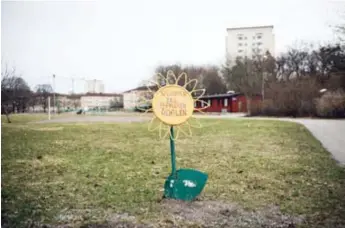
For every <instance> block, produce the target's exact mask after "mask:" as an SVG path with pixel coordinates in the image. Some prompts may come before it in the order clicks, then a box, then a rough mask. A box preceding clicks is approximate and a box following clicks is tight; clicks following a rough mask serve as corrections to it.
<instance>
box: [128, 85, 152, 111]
mask: <svg viewBox="0 0 345 228" xmlns="http://www.w3.org/2000/svg"><path fill="white" fill-rule="evenodd" d="M150 90H151V91H156V90H157V88H156V87H154V86H151V87H150ZM122 95H123V108H124V109H125V110H129V111H130V110H131V111H133V110H135V108H136V106H137V105H138V104H140V103H141V102H142V99H143V98H144V97H145V98H146V99H148V98H149V97H150V96H151V95H152V94H151V92H150V91H149V90H148V88H147V87H146V86H140V87H137V88H135V89H131V90H128V91H126V92H123V93H122Z"/></svg>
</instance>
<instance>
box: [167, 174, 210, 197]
mask: <svg viewBox="0 0 345 228" xmlns="http://www.w3.org/2000/svg"><path fill="white" fill-rule="evenodd" d="M207 178H208V175H207V174H206V173H203V172H200V171H198V170H194V169H179V170H177V171H176V174H175V175H173V174H171V175H170V176H169V177H168V178H167V179H166V181H165V184H164V197H165V198H171V199H178V200H184V201H191V200H194V199H195V198H196V197H197V196H198V195H199V194H200V193H201V192H202V190H203V189H204V187H205V185H206V182H207Z"/></svg>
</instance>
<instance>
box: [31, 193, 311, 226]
mask: <svg viewBox="0 0 345 228" xmlns="http://www.w3.org/2000/svg"><path fill="white" fill-rule="evenodd" d="M161 207H162V210H161V216H160V217H159V222H157V223H154V224H153V223H152V224H143V223H140V222H138V220H137V218H136V217H134V216H131V215H129V214H127V213H124V214H111V215H108V216H107V218H106V221H104V222H101V223H87V224H84V225H80V226H78V227H82V228H120V227H121V228H135V227H136V228H151V227H152V228H154V227H202V228H211V227H233V228H251V227H252V228H257V227H265V228H293V227H297V226H298V225H301V224H303V222H304V218H303V217H302V216H291V215H286V214H283V213H282V212H281V211H280V209H279V207H278V206H269V207H266V208H263V209H260V210H256V211H249V210H244V209H243V208H242V207H240V206H239V205H237V204H229V203H223V202H218V201H194V202H182V201H176V200H163V201H162V202H161ZM72 214H73V215H72ZM72 214H68V215H69V217H71V216H72V217H75V216H76V214H74V213H72ZM91 214H93V213H91ZM66 215H67V214H64V216H63V217H64V218H63V219H62V220H65V221H66V222H67V220H70V221H69V222H71V220H75V218H74V219H71V218H72V217H71V218H67V217H68V216H67V217H66ZM79 216H80V215H79ZM65 217H66V218H65ZM77 220H78V219H77ZM69 222H67V223H69ZM36 225H37V224H36ZM31 227H52V228H53V227H54V228H69V227H75V224H74V225H59V226H49V225H43V226H42V225H41V226H40V225H38V226H35V225H34V226H32V225H31Z"/></svg>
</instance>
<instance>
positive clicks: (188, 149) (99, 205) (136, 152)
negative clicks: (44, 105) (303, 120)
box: [1, 115, 345, 227]
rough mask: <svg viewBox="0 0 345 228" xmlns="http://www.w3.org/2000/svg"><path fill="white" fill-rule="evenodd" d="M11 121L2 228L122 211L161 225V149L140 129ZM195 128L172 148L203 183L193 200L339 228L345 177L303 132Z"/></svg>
mask: <svg viewBox="0 0 345 228" xmlns="http://www.w3.org/2000/svg"><path fill="white" fill-rule="evenodd" d="M2 118H3V117H2ZM12 118H13V123H12V124H6V123H4V122H3V120H2V135H1V145H2V151H1V152H2V155H1V162H2V166H1V172H2V176H1V178H2V182H1V188H2V191H1V198H2V220H3V221H4V220H5V221H6V222H7V223H8V224H10V225H11V226H10V227H22V226H24V224H26V223H27V221H28V220H34V221H40V222H42V223H47V224H59V223H68V224H72V225H73V226H74V225H77V224H83V223H89V222H93V221H102V220H104V219H106V218H107V216H109V215H111V214H115V213H124V212H126V213H128V214H129V215H133V216H135V219H136V220H137V221H139V222H146V223H148V222H151V223H157V222H159V221H162V219H163V218H162V217H166V216H168V215H166V214H164V213H163V210H162V204H161V202H159V199H161V196H162V187H163V184H164V180H165V178H166V177H167V175H168V174H169V172H170V156H169V141H168V140H165V141H159V140H158V133H156V132H148V130H147V123H135V124H128V123H108V124H105V123H94V124H83V123H78V124H32V123H28V122H29V121H30V118H32V117H30V116H29V115H27V116H25V117H23V116H20V117H18V116H13V117H12ZM34 118H36V119H39V117H38V116H36V117H34ZM40 118H42V117H40ZM43 118H46V117H43ZM201 121H202V122H204V123H205V125H206V127H204V128H202V129H194V131H193V137H192V138H190V139H181V140H178V141H177V143H176V153H177V165H178V167H188V168H195V169H198V170H201V171H204V172H207V173H208V174H209V180H208V183H207V185H206V187H205V189H204V192H203V193H202V196H201V201H207V202H228V203H236V204H238V205H239V206H241V207H243V208H244V210H253V209H255V210H260V209H261V208H264V207H266V206H267V205H277V206H279V208H280V210H281V211H282V212H283V213H287V214H290V215H303V216H305V218H306V220H305V221H306V227H316V226H317V225H319V226H320V227H323V226H324V223H329V224H332V225H333V227H335V225H336V224H342V225H344V226H345V170H344V168H340V167H338V166H337V165H336V162H335V161H333V160H332V158H331V156H330V155H329V153H328V152H327V151H326V150H325V149H323V148H322V146H321V145H320V143H319V142H318V141H317V140H316V139H314V138H313V137H312V135H311V134H310V133H309V132H308V131H307V130H306V129H305V128H304V127H302V126H301V125H298V124H295V123H291V122H283V121H282V122H280V121H269V120H243V119H242V120H239V119H237V120H236V119H233V120H230V119H227V120H225V119H224V120H210V119H202V120H201ZM173 222H174V223H175V222H176V223H177V224H179V222H183V221H173ZM339 227H342V226H339Z"/></svg>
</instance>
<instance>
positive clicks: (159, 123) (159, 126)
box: [138, 71, 209, 140]
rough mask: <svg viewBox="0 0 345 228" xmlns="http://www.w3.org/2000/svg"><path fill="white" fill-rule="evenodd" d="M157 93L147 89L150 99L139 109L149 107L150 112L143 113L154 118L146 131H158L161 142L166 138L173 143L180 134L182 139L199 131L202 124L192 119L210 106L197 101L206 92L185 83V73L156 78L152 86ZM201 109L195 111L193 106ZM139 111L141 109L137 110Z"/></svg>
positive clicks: (187, 82) (140, 103)
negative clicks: (193, 130)
mask: <svg viewBox="0 0 345 228" xmlns="http://www.w3.org/2000/svg"><path fill="white" fill-rule="evenodd" d="M151 84H153V85H154V86H155V87H156V88H158V90H157V91H153V90H152V89H151V88H152V87H149V86H148V91H149V93H150V96H148V97H150V98H152V99H147V98H143V99H142V100H141V102H139V104H138V107H141V106H142V105H144V106H145V105H147V104H148V103H149V104H151V108H149V109H145V110H143V111H145V113H148V112H153V114H154V115H153V118H152V120H151V121H150V124H149V131H154V130H158V131H159V136H160V137H161V138H166V137H167V136H168V135H169V136H170V138H172V139H173V140H176V139H177V138H178V137H179V135H181V133H182V134H183V135H185V136H191V135H192V131H191V129H192V128H201V123H200V121H199V120H198V118H196V117H195V116H194V112H195V111H196V112H202V110H203V109H206V108H208V107H209V104H208V103H207V102H205V101H203V100H200V98H201V97H202V96H203V95H204V94H205V89H197V80H196V79H192V80H188V77H187V74H186V73H181V74H180V75H179V76H178V77H176V76H175V74H174V73H173V71H168V73H167V75H166V76H163V75H162V74H157V76H156V81H155V82H151ZM197 103H198V104H199V105H198V106H201V107H199V108H195V106H196V104H197ZM139 109H140V108H139ZM171 126H174V127H175V131H176V135H174V136H172V135H171V131H170V130H171V129H170V127H171Z"/></svg>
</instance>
